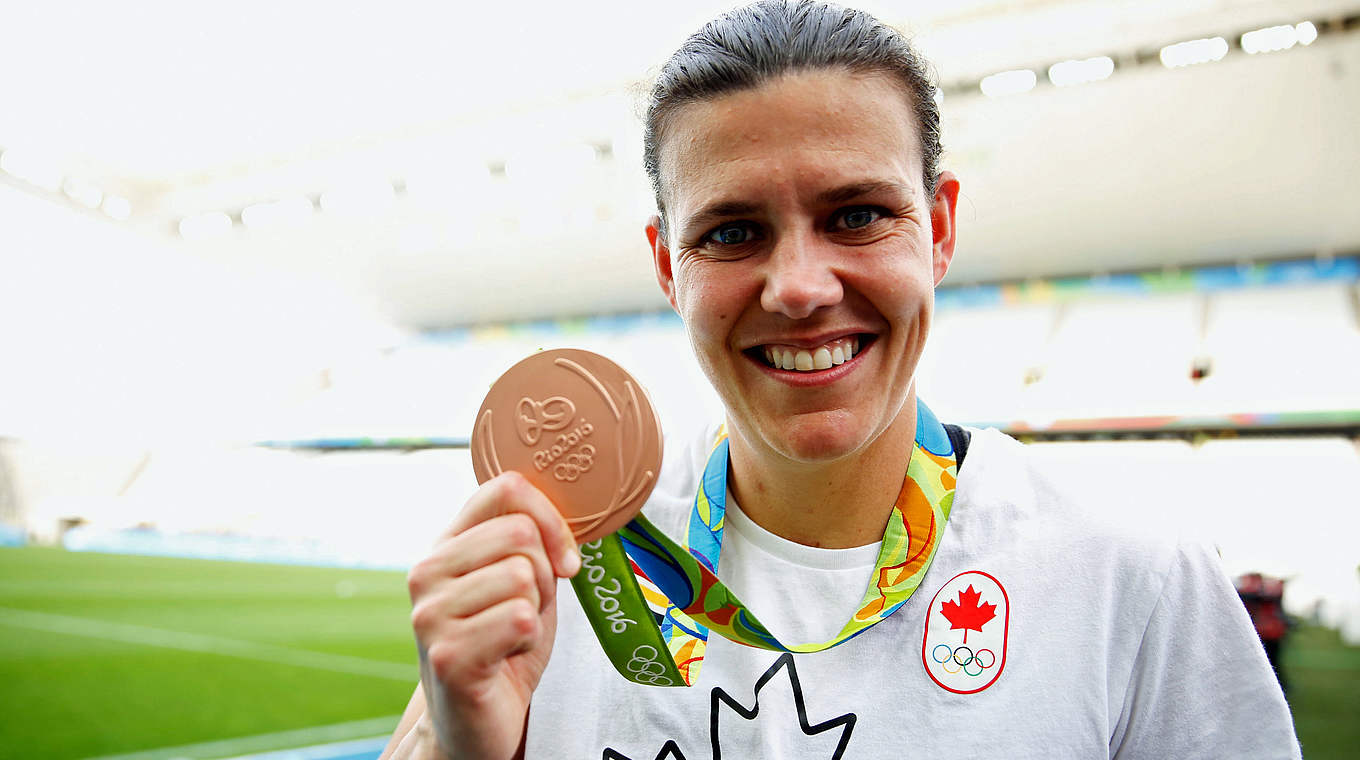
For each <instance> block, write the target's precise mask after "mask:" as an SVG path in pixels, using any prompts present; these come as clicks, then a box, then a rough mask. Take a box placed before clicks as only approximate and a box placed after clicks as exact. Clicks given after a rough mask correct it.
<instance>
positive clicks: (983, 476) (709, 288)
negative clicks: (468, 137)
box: [388, 1, 1298, 758]
mask: <svg viewBox="0 0 1360 760" xmlns="http://www.w3.org/2000/svg"><path fill="white" fill-rule="evenodd" d="M932 94H933V89H932V87H931V85H930V83H929V81H928V79H927V77H926V75H925V71H924V66H923V64H922V62H921V61H920V60H919V59H918V58H917V57H916V56H915V55H914V53H913V52H912V51H911V49H910V48H909V47H908V46H907V44H906V43H905V41H904V40H903V39H902V38H901V37H900V36H899V35H898V34H897V33H896V32H894V31H893V30H891V29H889V28H887V27H885V26H883V25H881V24H880V23H879V22H877V21H876V20H874V19H873V18H871V17H869V16H867V15H865V14H862V13H858V12H855V11H848V10H844V9H840V8H836V7H832V6H826V5H820V4H810V3H798V4H790V3H784V2H778V1H776V2H761V3H757V4H756V5H753V6H750V7H747V8H744V9H741V10H739V11H734V12H733V13H731V14H728V15H727V16H724V17H722V18H720V19H718V20H715V21H714V22H712V23H710V24H709V25H708V26H706V27H705V28H704V29H703V30H701V31H700V32H698V33H696V34H695V35H694V36H693V37H691V38H690V40H689V41H687V42H686V44H685V45H684V46H683V47H682V48H681V50H679V51H678V52H677V53H676V54H675V55H674V56H673V57H672V58H671V60H670V61H669V62H668V63H667V65H666V66H665V68H664V69H663V71H662V73H661V75H660V77H659V79H658V82H657V84H656V86H655V88H654V90H653V93H652V101H651V103H650V108H649V112H648V124H647V150H646V156H647V168H648V171H649V173H650V175H651V177H652V180H653V185H654V188H655V190H656V199H657V208H658V209H659V212H660V213H659V215H658V216H656V217H654V218H653V219H652V220H651V222H650V223H649V225H648V226H647V239H648V242H649V244H650V247H651V251H652V254H653V260H654V263H655V268H656V273H657V278H658V281H659V282H660V285H661V288H662V290H663V291H664V292H665V294H666V296H667V298H668V299H669V300H670V303H671V305H672V306H673V307H674V308H675V309H676V311H677V312H679V314H680V315H681V317H682V318H683V320H684V323H685V327H686V329H687V331H688V333H689V337H690V340H691V343H692V345H693V347H694V351H695V354H696V357H697V359H698V361H699V363H700V365H701V366H702V368H703V370H704V372H705V373H706V374H707V376H708V378H709V380H710V382H711V383H712V384H713V386H714V387H715V388H716V389H717V391H718V393H719V395H720V396H721V398H722V400H723V402H724V405H725V407H726V410H727V420H726V427H725V434H726V438H725V439H723V438H722V437H721V434H719V433H718V432H717V431H716V430H714V431H709V433H708V434H706V435H705V436H704V437H703V438H702V439H699V440H694V441H673V440H671V441H668V442H667V462H666V465H665V468H664V471H663V474H662V477H661V479H660V482H659V485H658V487H657V489H656V491H655V492H654V494H653V496H652V498H651V500H650V501H649V502H648V505H647V507H646V509H645V512H646V514H647V515H648V516H649V518H650V519H651V520H652V521H654V522H655V523H657V524H658V525H660V526H662V527H663V528H664V529H665V531H666V532H667V533H668V534H669V535H672V536H678V535H684V533H685V531H686V525H687V524H688V523H689V519H690V517H689V516H690V509H691V504H693V503H694V501H695V500H696V495H695V494H696V489H698V488H699V483H700V481H701V479H702V476H703V474H704V473H705V472H706V471H708V472H717V473H719V476H721V473H722V472H723V470H722V469H721V468H724V467H725V468H726V477H725V479H724V478H722V477H719V478H718V480H717V482H719V483H722V482H725V483H726V485H727V488H726V492H725V493H721V492H720V493H718V494H711V495H710V496H711V497H714V498H717V499H720V500H724V501H725V504H726V510H727V511H726V528H727V529H726V531H725V536H724V537H723V538H722V539H721V541H722V543H721V544H719V545H720V546H721V547H722V552H723V553H722V555H721V563H720V565H719V568H718V569H719V571H720V572H719V574H720V575H721V576H722V578H723V580H724V581H725V582H727V585H728V586H729V587H731V588H732V589H733V590H734V591H735V593H736V595H737V596H738V597H740V598H742V599H744V600H746V601H747V603H748V609H749V610H751V611H753V612H754V613H755V614H757V615H758V617H759V618H760V619H761V621H763V622H764V624H765V627H766V628H767V629H768V631H770V632H772V633H773V634H776V635H777V636H778V637H779V640H780V641H784V642H791V643H802V642H809V641H810V642H823V641H826V642H831V643H835V644H837V645H836V646H834V647H832V648H829V649H827V650H826V651H824V652H820V653H818V654H808V655H801V656H798V657H794V656H792V655H789V654H779V653H778V652H769V651H765V650H762V649H754V648H749V647H744V646H741V645H738V644H734V643H731V642H728V641H727V640H725V639H723V638H721V637H719V636H711V637H709V639H708V642H707V647H706V650H705V656H704V658H703V670H702V671H698V666H697V662H696V663H690V662H689V661H686V664H685V667H687V668H690V667H692V668H693V670H694V671H695V672H694V673H688V674H687V677H689V676H692V677H693V680H694V684H695V686H696V688H690V689H661V688H654V687H649V686H643V685H638V684H635V683H630V682H628V681H626V680H624V679H622V678H620V677H619V676H618V675H616V674H615V673H613V672H612V670H611V669H610V667H609V665H608V663H607V662H606V661H605V659H604V657H603V655H602V654H601V653H600V648H599V646H598V645H597V644H596V643H595V641H594V637H593V634H592V633H591V630H590V628H589V626H588V625H587V624H586V622H585V620H584V619H583V617H582V613H581V611H580V608H579V605H577V604H576V602H575V601H573V600H570V599H569V600H567V601H566V603H564V604H561V605H559V604H558V603H557V602H558V595H557V594H558V592H557V583H556V579H558V578H566V577H569V576H571V575H573V574H574V573H575V572H576V571H577V570H578V569H579V567H580V555H579V553H578V551H577V549H576V547H575V546H574V545H573V542H572V540H571V537H570V532H569V530H568V529H567V527H566V525H565V524H564V523H563V521H562V519H561V518H560V517H559V516H558V515H557V512H556V510H555V509H554V508H553V506H552V504H550V503H549V502H548V501H547V499H546V498H545V497H544V496H543V495H542V494H541V493H540V492H538V491H537V490H535V489H534V488H533V487H532V486H530V485H528V483H527V482H526V481H524V480H523V479H522V478H519V477H517V476H514V475H506V476H502V477H499V478H496V479H493V480H491V481H489V482H488V483H486V484H485V485H484V486H483V487H482V488H481V489H480V490H479V491H478V492H477V493H476V494H475V495H474V496H473V497H472V498H471V499H470V500H469V502H468V504H467V505H466V507H465V509H464V510H463V511H462V513H461V514H460V515H459V517H458V518H457V520H456V521H455V522H454V524H453V525H452V526H451V527H450V529H449V531H448V533H447V535H446V536H445V537H444V539H443V541H442V542H441V543H440V544H438V545H437V546H436V548H435V550H434V552H433V553H432V555H431V556H430V557H429V558H427V559H426V560H424V561H423V562H421V563H420V564H418V565H417V566H416V567H415V568H414V569H413V570H412V572H411V577H410V585H411V594H412V600H413V614H412V620H413V626H414V629H415V633H416V638H417V641H418V643H419V645H420V650H421V681H422V683H421V687H420V688H418V689H417V693H416V694H415V696H414V697H413V699H412V701H411V705H410V707H409V708H408V710H407V714H406V715H405V716H404V717H403V720H402V723H401V726H400V727H399V728H398V730H397V732H396V735H395V736H394V737H393V741H392V744H391V746H390V747H389V749H388V755H389V756H397V757H445V756H447V757H452V758H511V757H517V756H528V757H573V758H574V757H604V758H610V757H614V758H625V757H627V758H653V757H657V758H661V757H673V758H681V757H690V758H695V757H708V756H710V755H711V756H712V757H714V758H718V757H722V756H727V757H800V758H801V757H847V758H849V757H860V758H881V757H889V756H892V757H896V756H901V755H903V754H910V755H912V756H921V757H979V756H1004V757H1030V756H1033V757H1040V756H1042V757H1105V756H1116V755H1117V756H1119V757H1177V758H1185V757H1257V756H1259V757H1282V756H1298V748H1297V743H1296V740H1295V739H1294V737H1293V730H1292V725H1291V724H1290V720H1289V715H1288V710H1287V707H1286V706H1285V704H1284V701H1283V699H1282V697H1281V696H1280V693H1279V690H1278V688H1277V687H1275V686H1274V679H1273V678H1272V677H1271V676H1270V672H1269V669H1268V666H1267V665H1266V663H1265V658H1264V656H1263V655H1262V654H1261V651H1260V645H1259V644H1258V643H1256V641H1255V639H1254V637H1253V636H1252V633H1251V630H1250V627H1249V625H1248V623H1247V621H1246V616H1245V613H1244V612H1243V611H1242V610H1241V607H1240V605H1238V604H1237V602H1236V597H1235V596H1234V595H1233V593H1232V589H1231V587H1230V586H1229V585H1228V584H1227V582H1226V580H1225V579H1224V578H1222V576H1221V573H1219V572H1218V571H1217V569H1216V567H1215V565H1214V562H1213V558H1212V557H1211V556H1210V555H1208V553H1206V552H1204V551H1203V550H1200V549H1196V548H1192V547H1182V546H1180V545H1178V544H1177V543H1175V542H1174V541H1169V540H1164V539H1163V538H1161V537H1159V536H1156V535H1154V536H1150V537H1148V536H1143V535H1141V534H1140V533H1138V532H1136V531H1130V530H1128V529H1126V528H1122V527H1107V526H1106V525H1105V524H1104V522H1103V521H1102V520H1101V519H1097V518H1096V517H1094V516H1092V515H1091V514H1089V513H1088V512H1087V511H1086V509H1087V505H1082V504H1076V503H1074V502H1073V500H1071V499H1070V498H1068V497H1067V496H1065V495H1064V494H1063V493H1062V492H1061V491H1060V490H1057V489H1055V488H1054V487H1053V486H1052V485H1051V484H1050V483H1049V482H1048V481H1047V480H1046V479H1045V478H1044V477H1043V476H1042V475H1040V474H1038V473H1037V472H1035V471H1034V470H1033V468H1032V467H1031V465H1030V464H1029V462H1028V460H1027V459H1026V457H1025V454H1024V451H1023V449H1022V448H1021V447H1020V446H1019V445H1018V444H1016V443H1015V442H1013V441H1011V440H1009V439H1007V438H1005V437H1004V436H1002V435H1000V434H999V433H996V432H995V431H986V432H975V433H974V434H973V435H972V437H971V443H970V444H969V445H968V447H967V450H966V456H967V462H968V468H967V469H966V470H958V469H956V468H957V462H958V460H959V459H961V458H962V457H963V456H964V455H965V451H964V445H963V443H964V441H963V439H961V438H959V437H957V436H955V437H953V438H952V439H947V438H946V437H945V436H946V431H944V430H943V429H942V428H941V427H940V425H939V423H938V422H936V421H935V420H934V418H933V416H932V415H930V413H929V411H928V409H926V407H925V406H924V405H919V404H918V401H917V399H916V398H915V392H914V386H913V382H912V378H913V374H914V372H915V369H916V365H917V361H918V360H919V358H920V355H921V351H922V349H923V347H924V344H925V341H926V336H927V334H928V333H929V330H930V325H931V315H932V308H933V292H934V287H935V286H936V285H937V284H939V282H940V281H941V280H942V279H943V277H944V276H945V273H946V272H947V270H948V268H949V264H950V260H951V258H952V256H953V252H954V241H955V203H956V200H957V198H958V193H959V182H958V180H957V179H956V178H955V177H954V175H952V174H951V173H949V172H947V171H939V170H938V169H937V166H936V164H937V161H938V157H939V153H940V141H939V129H938V123H939V114H938V111H937V109H936V106H935V103H934V100H933V98H932ZM979 350H986V348H985V347H979ZM724 440H725V445H723V444H722V441H724ZM951 440H952V441H953V443H954V445H951V443H950V441H951ZM715 443H716V444H717V445H715ZM930 461H936V462H937V465H938V467H937V468H935V469H930V470H929V476H928V477H924V476H922V475H921V474H920V471H919V470H918V469H913V468H917V467H920V466H921V464H922V462H930ZM913 463H914V464H913ZM715 467H716V468H718V469H716V470H714V469H713V468H715ZM955 472H959V473H961V474H960V475H959V481H958V486H957V490H953V485H954V480H953V475H954V473H955ZM926 480H931V481H932V482H925V481H926ZM932 489H935V490H934V491H932ZM941 489H943V490H941ZM719 490H720V491H721V489H719ZM931 493H934V494H935V495H934V496H929V497H927V496H925V495H923V494H931ZM946 494H947V495H946ZM951 499H952V509H951V501H950V500H951ZM913 500H914V501H913ZM1097 506H1099V505H1097ZM912 510H917V512H916V513H912ZM913 514H914V516H913ZM899 522H900V524H901V525H903V526H905V527H904V532H905V533H906V534H910V536H911V538H910V541H909V542H907V543H906V544H904V545H903V546H902V547H901V549H902V552H901V554H900V555H893V556H889V555H891V554H892V553H891V552H890V551H889V550H888V548H887V546H888V544H889V543H891V542H892V540H891V539H890V536H892V535H893V533H892V530H891V529H892V526H893V525H894V524H896V523H899ZM885 526H887V527H885ZM921 526H926V529H925V530H921V529H920V528H921ZM715 535H717V533H716V532H715ZM885 579H890V580H885ZM866 583H867V584H868V591H866ZM876 584H877V585H876ZM893 584H898V586H894V585H893ZM915 584H919V589H918V591H919V592H918V593H912V590H913V589H917V588H918V587H917V586H916V585H915ZM894 594H895V595H894ZM682 619H683V618H680V617H677V618H676V620H682ZM686 620H687V619H686ZM847 620H849V621H850V622H849V623H847V622H846V621H847ZM673 627H676V628H679V629H684V630H685V631H688V628H687V627H686V625H677V626H673ZM682 633H683V631H682ZM690 633H693V632H692V631H690ZM970 636H971V639H970ZM792 648H793V649H798V647H792ZM672 649H673V651H679V648H678V647H675V646H672ZM684 651H686V652H689V651H691V650H690V649H685V650H684ZM799 651H809V650H806V649H799ZM550 654H551V655H552V659H551V664H549V655H550ZM692 659H694V660H696V661H697V657H695V658H692ZM545 668H546V671H545ZM531 704H532V709H530V706H531Z"/></svg>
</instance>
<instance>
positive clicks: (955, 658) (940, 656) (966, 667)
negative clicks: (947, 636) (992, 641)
mask: <svg viewBox="0 0 1360 760" xmlns="http://www.w3.org/2000/svg"><path fill="white" fill-rule="evenodd" d="M930 659H932V660H934V661H935V662H936V663H937V664H938V665H940V667H941V669H942V670H944V672H946V673H948V674H950V675H953V674H955V673H957V672H959V671H960V670H962V671H963V673H964V675H969V676H980V675H982V671H984V670H986V669H987V668H990V667H992V666H993V665H995V664H996V654H995V653H994V652H992V650H990V649H979V650H977V651H976V652H974V651H973V650H972V649H971V648H969V647H966V646H962V645H960V646H959V647H958V648H957V649H955V648H954V647H951V646H949V645H948V644H936V645H935V648H934V649H932V650H930ZM950 666H953V668H954V669H953V670H950Z"/></svg>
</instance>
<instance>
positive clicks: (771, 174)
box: [648, 69, 958, 462]
mask: <svg viewBox="0 0 1360 760" xmlns="http://www.w3.org/2000/svg"><path fill="white" fill-rule="evenodd" d="M660 165H661V177H662V188H663V190H662V194H663V195H662V198H663V200H664V202H665V210H666V213H667V228H668V229H667V236H666V237H665V238H664V239H663V238H662V237H661V236H660V233H659V231H658V229H657V226H656V223H655V222H656V220H653V224H652V225H651V226H649V228H648V239H649V241H650V242H651V244H652V248H653V253H654V260H655V264H656V270H657V277H658V279H659V280H660V282H661V287H662V289H663V290H664V291H665V292H666V295H667V297H668V298H669V299H670V302H671V304H672V306H674V307H675V309H676V310H677V311H678V312H679V314H680V316H681V317H682V318H683V320H684V322H685V326H686V329H687V330H688V333H689V338H690V342H691V343H692V344H693V347H694V350H695V353H696V355H697V357H698V360H699V363H700V365H701V366H702V367H703V369H704V372H705V373H706V374H707V375H708V378H709V380H710V382H712V384H713V386H714V388H716V389H717V391H718V393H719V395H720V396H721V397H722V400H723V402H724V404H725V405H726V407H727V413H728V426H729V429H730V430H731V432H732V433H733V435H734V439H738V440H740V441H741V442H742V443H740V444H736V445H746V446H749V447H751V448H752V450H753V453H757V454H761V453H764V454H772V455H776V456H780V457H783V458H786V459H789V460H794V461H798V462H827V461H834V460H836V459H840V458H843V457H847V456H850V455H852V454H854V453H856V452H858V451H861V450H862V449H864V447H866V446H867V445H869V444H871V443H872V442H874V441H875V440H877V439H878V437H879V436H880V435H882V434H883V433H884V431H886V430H888V429H889V428H891V427H892V426H893V425H894V424H895V423H897V424H898V425H899V426H903V427H904V426H905V425H907V424H908V423H910V421H911V420H912V419H914V417H913V415H912V414H911V412H912V411H914V409H913V408H912V407H910V406H908V404H907V402H908V401H910V400H911V399H912V398H913V397H914V396H913V389H912V375H913V373H914V372H915V369H916V364H917V361H918V360H919V358H920V356H921V350H922V348H923V347H924V345H925V339H926V333H927V331H928V329H929V327H930V320H931V311H932V306H933V303H934V286H935V284H936V283H938V282H939V281H940V279H941V278H943V277H944V274H945V271H946V270H947V268H948V266H949V261H950V257H951V256H952V255H953V249H954V202H955V199H956V198H957V195H958V181H957V180H955V179H954V178H953V176H952V175H950V174H948V173H945V174H942V175H941V177H940V180H939V182H938V183H937V184H938V189H937V190H936V192H935V196H934V197H933V198H929V197H926V195H925V193H924V189H923V187H922V181H921V152H920V141H919V140H918V139H917V134H916V120H915V117H914V116H913V114H912V112H911V109H910V107H909V105H908V99H907V95H906V94H905V92H904V91H903V90H902V88H901V87H900V86H899V85H898V84H896V83H895V82H894V81H893V80H892V79H890V78H889V77H887V76H885V75H879V74H853V73H850V72H848V71H845V70H839V69H835V70H821V71H810V72H800V73H796V74H789V75H785V76H782V77H780V78H778V79H775V80H773V81H771V82H769V83H767V84H765V85H763V86H761V87H759V88H757V89H754V90H745V91H741V92H735V93H731V94H727V95H723V96H721V97H719V98H716V99H712V100H707V101H701V102H696V103H691V104H687V105H685V106H683V107H682V108H680V109H679V110H678V111H676V112H675V113H673V114H672V117H671V120H670V122H669V124H668V127H667V130H666V134H665V141H664V143H663V144H662V145H661V150H660ZM904 412H905V413H904ZM912 433H914V430H908V431H906V435H908V436H909V435H911V434H912Z"/></svg>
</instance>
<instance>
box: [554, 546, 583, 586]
mask: <svg viewBox="0 0 1360 760" xmlns="http://www.w3.org/2000/svg"><path fill="white" fill-rule="evenodd" d="M559 564H561V566H562V570H563V571H565V572H566V574H567V575H566V577H568V578H570V577H572V576H573V575H576V573H577V571H579V570H580V569H581V550H580V549H577V548H576V547H575V546H573V547H571V549H569V550H567V553H566V554H564V555H562V561H561V562H560V563H559Z"/></svg>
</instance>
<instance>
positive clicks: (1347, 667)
mask: <svg viewBox="0 0 1360 760" xmlns="http://www.w3.org/2000/svg"><path fill="white" fill-rule="evenodd" d="M1284 673H1285V678H1286V680H1287V681H1288V683H1289V692H1288V696H1289V706H1290V709H1292V710H1293V711H1294V728H1295V730H1297V731H1298V734H1299V743H1300V744H1302V745H1303V756H1304V757H1305V758H1308V760H1330V759H1331V758H1337V760H1342V759H1343V758H1353V757H1355V756H1356V751H1357V748H1360V720H1357V719H1358V718H1360V647H1348V646H1346V645H1345V644H1343V643H1342V642H1341V637H1340V636H1338V635H1337V632H1336V631H1333V630H1330V629H1327V628H1310V627H1304V628H1298V629H1295V630H1294V631H1293V632H1291V634H1290V638H1289V643H1288V648H1287V649H1286V650H1285V652H1284Z"/></svg>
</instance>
